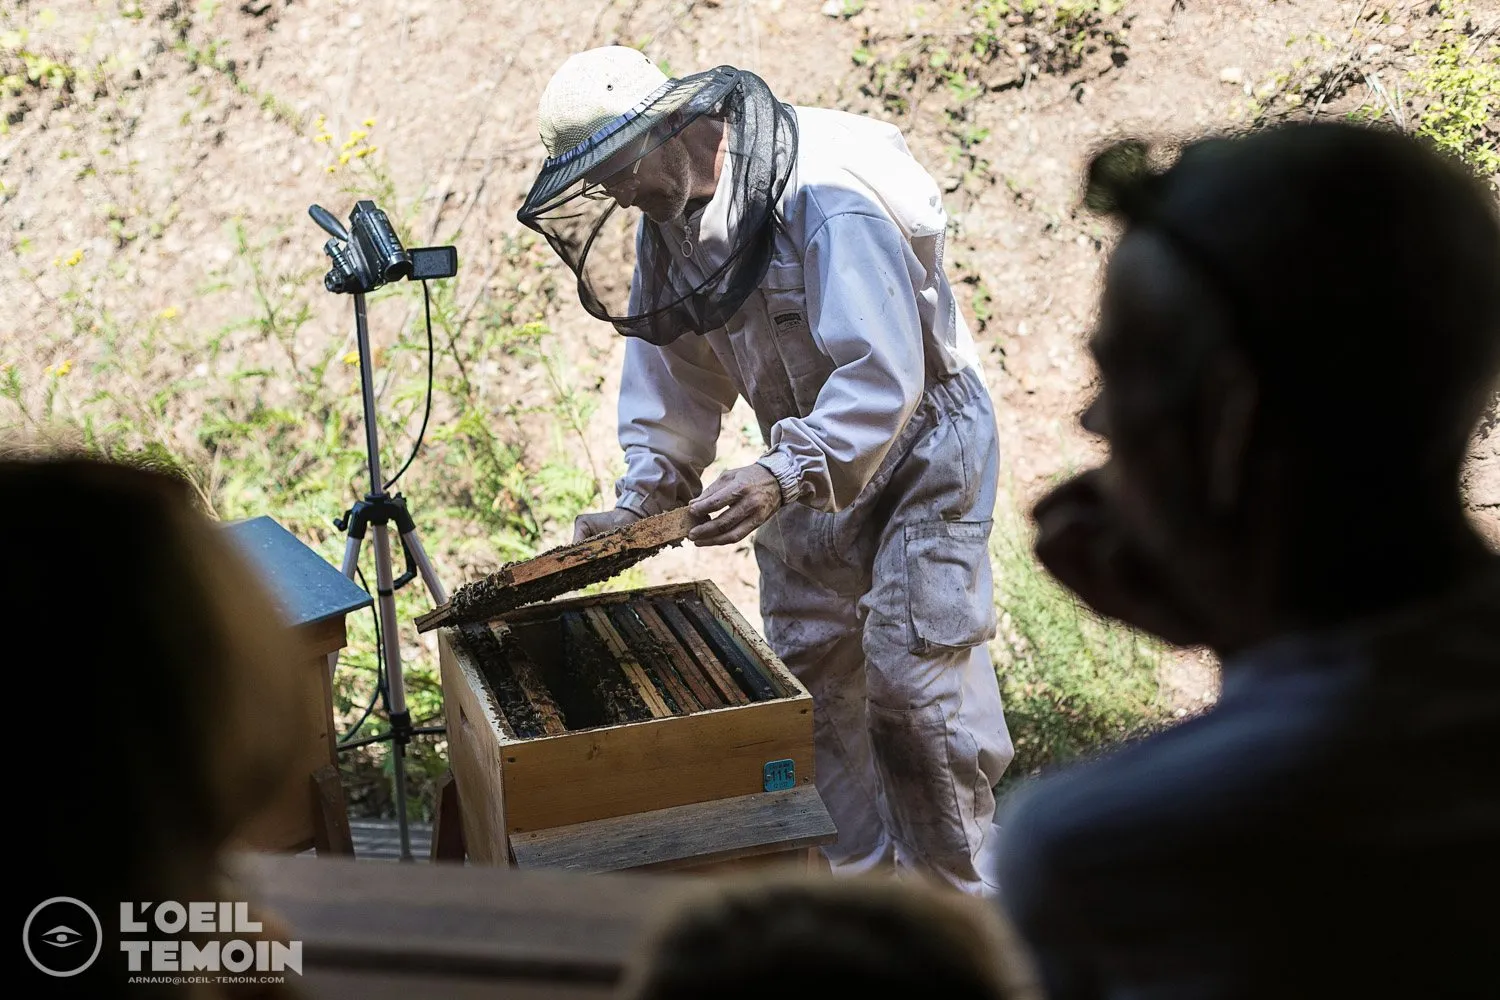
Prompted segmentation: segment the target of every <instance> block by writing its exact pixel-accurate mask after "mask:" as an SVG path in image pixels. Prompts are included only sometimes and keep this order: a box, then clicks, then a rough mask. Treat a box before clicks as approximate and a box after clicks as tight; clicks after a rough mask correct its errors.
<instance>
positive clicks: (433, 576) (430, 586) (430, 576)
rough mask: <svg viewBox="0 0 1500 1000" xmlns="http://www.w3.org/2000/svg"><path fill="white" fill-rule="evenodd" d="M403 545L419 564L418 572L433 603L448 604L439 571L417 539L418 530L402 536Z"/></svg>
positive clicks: (420, 541)
mask: <svg viewBox="0 0 1500 1000" xmlns="http://www.w3.org/2000/svg"><path fill="white" fill-rule="evenodd" d="M401 544H402V545H405V546H406V551H407V552H409V553H411V557H412V561H413V562H415V563H416V564H417V572H419V573H421V574H422V582H423V583H425V584H427V592H428V593H430V594H431V595H432V602H433V603H434V604H447V603H448V592H447V591H446V590H444V589H443V584H442V581H440V580H439V579H438V577H437V571H436V570H434V569H433V568H432V562H431V560H429V559H428V558H427V550H426V549H424V548H422V540H421V539H420V538H418V537H417V529H415V528H413V529H412V530H411V531H408V532H406V533H405V534H404V535H402V536H401Z"/></svg>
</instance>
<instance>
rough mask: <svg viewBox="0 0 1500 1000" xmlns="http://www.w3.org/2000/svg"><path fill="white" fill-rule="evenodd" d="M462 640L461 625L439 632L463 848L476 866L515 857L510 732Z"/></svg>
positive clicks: (452, 765)
mask: <svg viewBox="0 0 1500 1000" xmlns="http://www.w3.org/2000/svg"><path fill="white" fill-rule="evenodd" d="M457 639H459V635H458V630H457V629H456V628H455V629H443V630H442V631H441V632H439V633H438V662H439V664H440V665H441V669H442V679H443V718H444V720H445V722H446V724H447V729H448V732H447V736H448V762H449V766H450V767H451V768H452V770H453V780H454V782H455V783H456V784H457V785H458V797H459V801H460V802H461V803H462V804H463V808H462V809H461V810H460V815H461V817H462V821H463V832H464V850H465V851H466V852H467V854H468V856H469V860H471V861H473V862H474V863H475V864H476V865H484V864H489V865H504V864H508V863H509V860H510V854H509V850H510V849H509V844H508V841H507V837H506V828H505V798H504V795H503V790H502V786H501V784H500V753H501V745H502V742H503V741H504V740H505V738H506V734H505V733H504V730H502V729H501V725H500V713H499V711H498V710H497V709H496V708H495V705H494V698H493V695H491V694H489V692H488V689H487V686H486V684H485V681H484V678H483V677H482V675H481V674H480V670H479V666H478V664H476V663H474V662H473V660H472V659H471V658H470V656H469V654H468V651H467V650H466V649H465V648H464V647H463V644H462V642H455V640H457ZM512 738H513V737H512Z"/></svg>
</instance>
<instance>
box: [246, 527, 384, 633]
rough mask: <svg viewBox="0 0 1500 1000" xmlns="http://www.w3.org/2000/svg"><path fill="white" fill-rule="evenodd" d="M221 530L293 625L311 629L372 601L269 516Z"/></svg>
mask: <svg viewBox="0 0 1500 1000" xmlns="http://www.w3.org/2000/svg"><path fill="white" fill-rule="evenodd" d="M224 530H225V531H226V532H228V533H229V537H230V538H231V539H232V540H233V541H234V543H235V545H236V547H237V548H238V549H239V550H240V551H241V552H242V553H244V555H245V556H246V557H247V558H248V559H249V560H250V562H251V564H252V565H253V566H254V568H255V569H256V570H257V571H258V572H259V574H260V576H261V579H262V580H264V581H265V583H266V586H267V587H269V588H270V590H271V595H272V596H273V597H274V598H275V599H276V602H277V604H279V605H280V606H281V609H282V611H283V612H284V613H285V614H286V615H287V618H288V620H289V621H290V622H291V624H292V625H293V626H301V625H312V624H314V623H316V622H321V621H326V620H327V619H329V618H334V617H337V616H339V615H346V614H348V613H349V612H351V611H356V610H358V609H360V608H364V607H368V606H369V605H371V604H373V603H374V599H373V598H371V597H370V595H369V594H367V593H366V592H365V591H364V590H363V589H362V588H360V587H359V586H358V585H357V584H355V583H354V581H352V580H350V579H349V578H348V577H346V576H344V574H342V573H340V572H339V571H338V567H336V566H334V565H332V564H331V563H329V562H328V561H327V560H326V559H324V558H323V557H322V556H320V555H318V553H316V552H314V551H313V550H312V549H311V548H309V547H308V546H307V545H305V544H304V543H303V542H302V541H301V540H300V539H299V538H297V536H296V535H293V534H292V533H291V532H290V531H287V530H286V529H285V528H283V527H282V526H281V525H280V524H278V523H276V521H275V520H274V519H272V518H270V517H266V516H261V517H254V518H250V519H249V520H247V521H234V522H231V523H229V524H226V525H224Z"/></svg>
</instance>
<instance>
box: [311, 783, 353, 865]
mask: <svg viewBox="0 0 1500 1000" xmlns="http://www.w3.org/2000/svg"><path fill="white" fill-rule="evenodd" d="M308 782H309V784H310V785H311V788H310V790H309V791H310V794H311V795H312V800H313V847H315V848H316V849H317V851H318V856H319V857H327V856H328V855H330V854H344V855H347V856H349V857H353V856H354V835H353V834H352V833H350V832H349V810H348V807H347V806H346V805H345V804H344V783H343V781H341V780H340V779H339V772H338V768H336V767H334V766H333V765H332V764H325V765H323V766H322V767H320V768H318V769H317V770H316V771H314V772H313V773H312V775H311V776H310V777H309V779H308Z"/></svg>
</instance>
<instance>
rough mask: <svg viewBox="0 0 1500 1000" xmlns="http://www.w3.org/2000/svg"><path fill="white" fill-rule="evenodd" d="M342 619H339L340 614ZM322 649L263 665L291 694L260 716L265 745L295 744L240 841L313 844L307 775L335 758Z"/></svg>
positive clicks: (296, 847)
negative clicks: (282, 707) (283, 706)
mask: <svg viewBox="0 0 1500 1000" xmlns="http://www.w3.org/2000/svg"><path fill="white" fill-rule="evenodd" d="M340 624H342V619H340ZM325 655H326V651H325V652H324V653H313V652H309V653H308V654H307V659H305V660H303V659H299V660H293V661H291V662H287V663H265V664H261V668H262V669H264V670H266V671H281V672H282V676H283V678H284V681H285V684H286V686H287V687H288V688H289V689H290V690H291V691H294V692H295V694H294V696H293V698H292V699H291V702H290V704H289V705H288V710H287V711H285V712H280V713H276V714H275V715H268V716H265V717H264V718H263V719H262V720H261V726H262V733H261V736H262V737H263V738H264V739H265V740H266V742H267V744H268V745H277V744H283V745H288V746H291V747H294V748H295V751H294V752H295V756H294V757H293V759H292V760H291V761H290V762H288V765H287V768H286V771H285V775H286V777H285V779H284V780H283V781H282V782H281V787H280V788H278V789H277V790H276V792H275V793H274V794H273V796H272V798H271V799H270V801H268V802H267V803H266V805H265V807H264V808H263V809H261V810H260V811H259V812H258V813H257V814H256V815H255V816H253V817H251V818H250V820H248V821H247V822H246V823H245V825H244V826H243V827H242V828H241V830H240V831H239V837H240V839H241V840H242V842H243V843H245V844H247V845H249V846H252V847H258V848H261V849H263V850H268V851H301V850H305V849H306V848H308V847H310V846H312V845H313V843H314V840H315V838H316V835H317V831H316V829H315V827H316V826H317V823H318V818H319V813H318V810H317V808H316V806H317V799H316V796H315V795H314V794H313V793H311V792H310V791H309V787H310V786H309V785H308V781H309V778H310V776H311V775H313V774H315V773H316V772H317V771H318V769H319V768H322V767H327V766H334V765H336V764H337V760H338V759H337V756H336V750H335V748H334V740H335V736H334V727H333V702H332V697H333V696H332V692H331V688H330V684H331V678H330V676H329V673H328V661H327V660H326V659H324V658H323V657H324V656H325Z"/></svg>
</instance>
